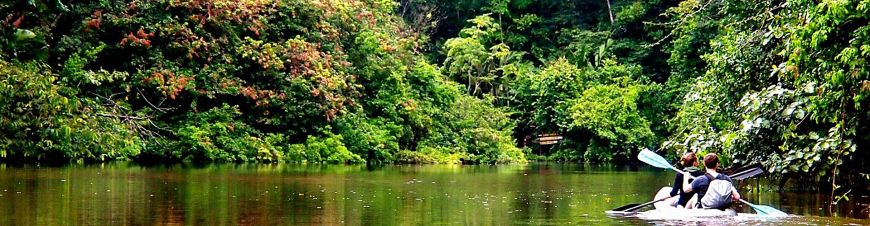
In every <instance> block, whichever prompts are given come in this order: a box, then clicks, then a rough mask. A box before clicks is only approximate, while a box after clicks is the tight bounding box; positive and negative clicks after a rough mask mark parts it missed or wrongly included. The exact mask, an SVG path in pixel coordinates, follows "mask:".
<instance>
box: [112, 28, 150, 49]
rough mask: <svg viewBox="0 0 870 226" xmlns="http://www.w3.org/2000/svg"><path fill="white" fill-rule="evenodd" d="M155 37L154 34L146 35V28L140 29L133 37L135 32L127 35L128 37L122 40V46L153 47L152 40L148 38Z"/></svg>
mask: <svg viewBox="0 0 870 226" xmlns="http://www.w3.org/2000/svg"><path fill="white" fill-rule="evenodd" d="M151 37H154V32H151V33H146V32H145V29H144V28H139V31H137V32H136V35H133V32H130V33H128V34H127V37H125V38H124V39H121V43H120V45H121V46H124V45H128V44H129V45H131V46H132V45H134V44H135V45H140V46H144V47H146V48H147V47H151V40H148V38H151Z"/></svg>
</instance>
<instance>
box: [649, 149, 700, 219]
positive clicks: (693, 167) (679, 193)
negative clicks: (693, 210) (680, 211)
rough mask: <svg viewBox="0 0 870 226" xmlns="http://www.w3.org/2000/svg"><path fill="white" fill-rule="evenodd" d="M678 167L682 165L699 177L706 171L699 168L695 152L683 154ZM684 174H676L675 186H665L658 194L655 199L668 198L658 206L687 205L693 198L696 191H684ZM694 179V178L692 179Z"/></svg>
mask: <svg viewBox="0 0 870 226" xmlns="http://www.w3.org/2000/svg"><path fill="white" fill-rule="evenodd" d="M677 167H680V168H682V169H683V171H685V172H689V174H691V175H692V177H699V176H701V175H704V171H703V170H701V169H699V168H698V157H697V156H695V152H693V151H688V152H686V153H684V154H683V156H682V157H681V158H680V161H679V162H678V164H677ZM683 177H684V176H683V174H679V173H678V174H677V175H676V176H674V185H673V187H664V188H662V189H661V190H659V192H658V193H657V194H656V196H655V199H656V200H658V199H662V198H668V199H666V200H665V201H662V202H660V203H656V207H657V208H659V207H665V206H671V207H685V206H686V204H687V203H688V202H689V199H691V198H692V195H694V193H686V192H684V191H683ZM690 180H692V179H690Z"/></svg>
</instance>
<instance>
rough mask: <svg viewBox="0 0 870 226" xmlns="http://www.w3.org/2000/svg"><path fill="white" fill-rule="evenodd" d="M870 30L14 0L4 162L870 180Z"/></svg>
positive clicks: (292, 2)
mask: <svg viewBox="0 0 870 226" xmlns="http://www.w3.org/2000/svg"><path fill="white" fill-rule="evenodd" d="M868 23H870V0H813V1H810V0H761V1H736V0H682V1H679V0H647V1H640V0H490V1H484V0H400V1H391V0H317V1H310V0H83V1H72V0H12V1H3V2H2V3H0V49H2V52H0V161H2V162H7V163H23V162H83V163H88V162H104V161H112V160H131V161H140V162H260V163H272V162H288V163H306V164H320V163H328V164H401V163H446V164H454V163H464V164H511V163H525V162H527V161H539V160H544V161H563V162H613V163H620V164H625V163H630V162H632V161H635V159H634V156H635V155H637V153H638V152H639V151H640V150H641V149H643V148H650V149H653V150H657V151H658V152H659V153H662V154H667V155H669V156H671V157H673V156H677V155H679V154H680V153H683V152H685V151H687V150H693V151H696V152H699V153H709V152H715V153H719V154H720V156H723V157H724V158H723V161H724V163H725V164H727V165H741V166H742V165H754V164H758V165H761V166H763V168H764V169H765V170H767V171H768V172H770V173H773V174H775V175H780V176H781V177H783V178H786V179H789V178H791V179H794V180H801V181H813V182H821V183H828V184H830V185H829V186H831V187H832V188H833V189H836V188H837V187H839V186H840V185H844V184H845V185H866V184H867V181H868V177H870V175H868V174H865V173H866V172H870V162H868V159H870V155H868V154H870V152H868V150H870V149H867V147H868V145H870V98H868V97H870V64H868V59H870V25H868ZM554 134H557V135H558V136H560V137H562V140H560V141H558V142H557V143H556V144H546V145H544V143H543V142H540V141H539V140H540V137H545V136H554Z"/></svg>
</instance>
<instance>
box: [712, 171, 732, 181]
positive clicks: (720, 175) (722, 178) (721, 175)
mask: <svg viewBox="0 0 870 226" xmlns="http://www.w3.org/2000/svg"><path fill="white" fill-rule="evenodd" d="M716 179H719V180H727V181H728V182H731V177H729V176H728V175H725V174H721V173H720V174H719V175H718V176H716Z"/></svg>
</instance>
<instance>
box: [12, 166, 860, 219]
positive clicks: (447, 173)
mask: <svg viewBox="0 0 870 226" xmlns="http://www.w3.org/2000/svg"><path fill="white" fill-rule="evenodd" d="M671 177H672V173H669V172H667V171H661V170H653V169H647V168H641V169H639V170H638V169H628V168H624V167H613V166H590V165H585V166H584V165H558V164H537V165H535V164H533V165H526V166H442V165H438V166H416V165H413V166H385V167H375V168H372V167H366V166H302V165H208V166H186V165H172V166H150V167H143V166H138V165H133V164H128V163H115V164H103V165H94V166H69V167H61V168H46V167H35V166H25V167H5V166H0V216H4V217H3V218H0V225H69V224H73V225H324V224H328V225H336V224H352V225H408V224H460V225H469V224H471V225H506V224H575V225H576V224H583V225H588V224H596V225H601V224H604V225H608V224H612V225H622V224H626V223H632V224H648V223H650V222H644V221H640V220H637V219H630V218H609V217H607V216H605V215H604V214H603V210H606V209H611V208H614V207H616V206H620V205H624V204H627V203H641V202H644V201H646V200H648V199H649V198H650V197H651V195H652V194H653V193H654V192H655V191H656V190H657V189H658V188H659V187H660V186H664V185H667V184H668V183H669V182H670V180H671ZM753 188H754V187H752V186H750V187H747V195H748V196H747V197H750V199H752V200H757V203H765V204H768V205H773V206H777V207H781V208H783V209H785V210H787V211H788V212H791V213H796V214H804V215H825V213H824V211H817V209H818V207H819V206H824V205H825V204H824V201H822V199H823V197H822V196H818V195H808V194H801V193H784V194H783V195H782V196H780V195H779V194H777V193H773V192H764V191H761V190H763V189H754V190H753ZM864 203H866V202H864ZM864 207H865V208H866V206H864ZM855 210H857V208H850V209H848V211H851V212H855ZM746 211H750V210H746ZM844 211H847V210H844ZM851 212H840V213H851ZM858 212H860V210H858ZM841 216H843V215H841ZM848 216H859V217H860V216H863V217H865V218H866V214H864V215H859V214H851V215H848ZM807 219H816V220H817V221H819V222H822V224H828V223H835V224H839V223H844V222H846V221H842V219H841V220H837V219H832V218H807ZM852 221H854V220H848V222H852ZM858 222H863V221H858ZM653 223H656V222H653ZM658 223H661V222H658ZM779 223H783V222H779ZM863 223H867V222H863Z"/></svg>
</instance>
